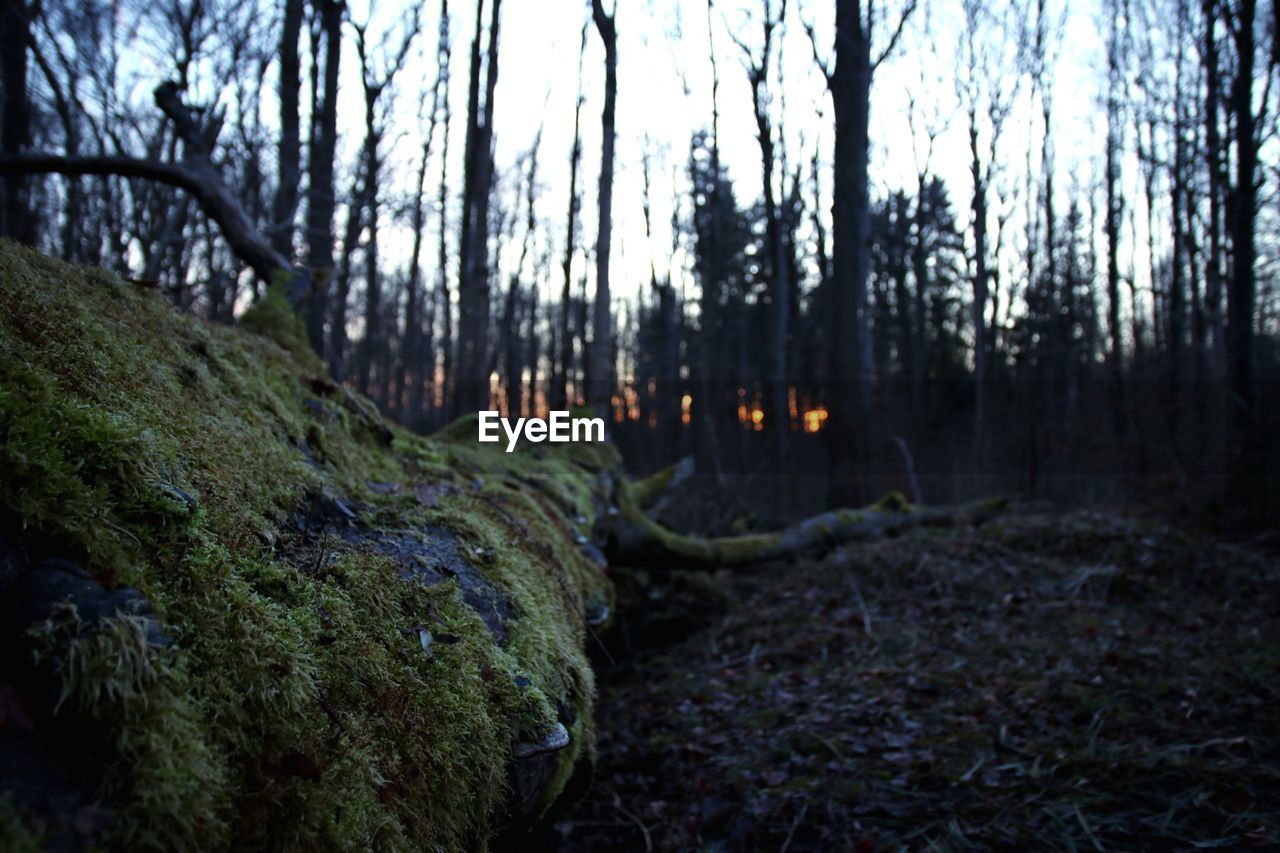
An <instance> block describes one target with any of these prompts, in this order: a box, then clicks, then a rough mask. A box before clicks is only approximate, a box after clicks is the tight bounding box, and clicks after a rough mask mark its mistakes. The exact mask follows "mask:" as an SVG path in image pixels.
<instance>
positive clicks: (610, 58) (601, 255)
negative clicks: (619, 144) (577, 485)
mask: <svg viewBox="0 0 1280 853" xmlns="http://www.w3.org/2000/svg"><path fill="white" fill-rule="evenodd" d="M616 14H617V9H616V8H615V9H614V14H613V15H610V14H606V12H605V10H604V5H603V2H602V0H591V18H592V20H593V21H594V22H595V25H596V31H597V32H598V33H599V34H600V40H601V41H602V42H604V112H603V113H602V115H601V118H600V128H601V133H602V140H601V143H600V191H599V193H598V194H597V200H598V202H599V212H600V225H599V230H598V231H597V234H596V298H595V303H594V306H593V311H592V324H591V348H590V353H589V357H588V359H587V363H588V370H589V372H590V375H591V380H590V382H589V383H588V388H587V403H588V404H589V405H591V406H592V407H594V408H595V410H596V411H597V412H599V413H605V412H607V411H608V408H609V400H610V397H611V396H612V391H613V314H612V312H611V311H610V309H609V258H610V248H611V244H612V242H613V165H614V164H613V148H614V138H615V136H616V131H615V122H616V119H615V116H616V114H617V105H618V31H617V26H616V24H615V16H616Z"/></svg>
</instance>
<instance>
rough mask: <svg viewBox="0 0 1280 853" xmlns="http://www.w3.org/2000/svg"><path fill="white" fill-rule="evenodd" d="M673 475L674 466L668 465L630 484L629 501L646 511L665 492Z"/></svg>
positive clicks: (674, 472)
mask: <svg viewBox="0 0 1280 853" xmlns="http://www.w3.org/2000/svg"><path fill="white" fill-rule="evenodd" d="M675 475H676V466H675V465H668V466H667V467H665V468H663V469H662V470H660V471H655V472H654V473H653V474H650V475H649V476H648V477H645V478H644V479H642V480H636V481H635V482H633V483H632V484H631V499H632V500H633V501H635V503H636V506H638V507H640V508H641V509H648V508H649V507H651V506H653V504H654V503H655V502H656V501H657V500H658V498H660V497H662V495H663V494H664V493H665V492H666V491H667V487H668V486H670V485H671V480H672V479H673V478H674V477H675Z"/></svg>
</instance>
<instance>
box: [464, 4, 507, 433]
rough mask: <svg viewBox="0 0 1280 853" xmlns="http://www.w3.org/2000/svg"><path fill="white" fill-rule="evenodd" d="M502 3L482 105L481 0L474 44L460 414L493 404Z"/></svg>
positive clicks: (492, 25) (492, 23)
mask: <svg viewBox="0 0 1280 853" xmlns="http://www.w3.org/2000/svg"><path fill="white" fill-rule="evenodd" d="M500 7H501V0H492V5H491V8H490V19H489V38H488V49H487V64H486V76H485V100H484V103H483V105H482V104H481V103H480V78H481V51H480V43H481V29H482V22H483V20H484V16H483V12H484V0H476V34H475V38H474V39H472V42H471V77H470V84H469V96H468V116H469V119H468V122H467V141H466V153H465V161H466V172H465V175H464V176H463V192H462V229H461V239H460V248H459V255H460V259H459V272H458V309H459V318H458V353H457V364H456V368H455V369H456V372H457V374H458V379H457V380H456V382H455V386H454V410H455V411H456V412H463V413H465V412H473V411H478V410H479V409H482V408H485V407H487V405H488V402H489V375H488V365H489V357H488V352H489V346H488V343H489V342H488V335H489V194H490V190H491V187H492V183H493V124H492V122H493V106H494V104H493V97H494V90H495V88H496V87H497V82H498V25H499V20H500Z"/></svg>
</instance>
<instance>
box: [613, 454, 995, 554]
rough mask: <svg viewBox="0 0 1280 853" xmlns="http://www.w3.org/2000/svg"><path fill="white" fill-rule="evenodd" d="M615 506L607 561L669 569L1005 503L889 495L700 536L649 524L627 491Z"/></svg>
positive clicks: (792, 548) (984, 511) (817, 545)
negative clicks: (733, 532) (766, 527)
mask: <svg viewBox="0 0 1280 853" xmlns="http://www.w3.org/2000/svg"><path fill="white" fill-rule="evenodd" d="M661 473H662V472H660V474H661ZM654 485H655V484H654V483H649V485H648V486H647V487H646V489H645V491H644V493H643V494H644V499H645V500H646V501H653V500H656V497H655V496H654V495H653V494H652V489H653V488H654ZM620 503H621V505H620V511H619V512H618V513H617V515H616V517H615V518H614V519H612V520H611V521H610V523H609V524H608V529H607V531H606V532H605V533H604V534H603V536H604V538H605V539H606V540H607V543H608V544H607V547H606V552H607V554H608V558H609V560H610V561H611V562H615V563H620V564H627V565H638V566H646V567H649V568H671V569H687V568H732V567H734V566H748V565H758V564H760V563H768V562H774V561H778V560H787V559H791V558H794V557H800V556H804V555H811V554H818V553H821V552H824V551H829V550H831V549H833V548H835V547H837V546H839V545H843V544H846V543H850V542H858V541H867V540H872V539H883V538H885V537H889V536H897V535H899V534H901V533H903V532H905V531H907V530H910V529H912V528H916V527H950V526H952V525H958V524H981V523H982V522H983V521H985V520H987V519H988V518H990V517H991V516H993V515H995V514H996V513H998V512H1000V511H1001V510H1002V509H1003V508H1004V505H1005V501H1004V499H1002V498H994V499H989V500H983V501H975V502H973V503H968V504H963V505H960V506H954V507H948V506H942V507H927V506H916V505H913V504H910V503H908V502H907V500H906V499H905V498H903V497H902V495H900V494H898V493H897V492H892V493H890V494H889V495H886V496H885V497H883V498H881V499H880V500H879V501H877V502H876V503H874V504H872V505H871V506H868V507H864V508H862V509H836V510H831V511H829V512H824V513H820V514H819V515H815V516H812V517H810V518H806V519H804V520H803V521H800V522H797V523H795V524H793V525H791V526H790V527H787V528H784V529H783V530H780V531H775V532H767V533H750V534H744V535H741V536H725V537H701V536H687V535H683V534H680V533H675V532H673V531H671V530H669V529H667V528H666V527H664V526H662V525H661V524H659V523H658V522H656V521H654V520H653V519H652V518H650V517H649V516H648V515H646V514H645V513H644V511H643V509H642V507H643V506H644V503H642V502H641V501H639V500H636V499H635V498H634V497H632V496H631V495H630V494H629V491H628V490H626V489H624V490H623V493H622V500H621V502H620Z"/></svg>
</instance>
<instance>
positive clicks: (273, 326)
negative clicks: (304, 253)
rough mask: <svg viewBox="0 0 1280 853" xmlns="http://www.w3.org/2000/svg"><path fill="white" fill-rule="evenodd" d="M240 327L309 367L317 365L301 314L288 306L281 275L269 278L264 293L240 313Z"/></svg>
mask: <svg viewBox="0 0 1280 853" xmlns="http://www.w3.org/2000/svg"><path fill="white" fill-rule="evenodd" d="M240 327H241V328H243V329H246V330H247V331H250V332H253V333H255V334H258V335H262V336H264V337H267V338H270V339H271V340H273V341H275V342H276V343H277V344H279V345H280V346H282V347H283V348H284V349H286V350H288V351H289V352H290V353H291V354H292V355H293V356H294V357H295V358H297V359H299V360H300V361H303V362H307V363H308V364H309V366H312V367H315V366H318V365H319V359H318V358H317V357H316V355H315V353H314V351H313V350H312V349H311V344H310V342H309V341H308V340H307V328H306V326H305V325H303V322H302V317H301V316H299V314H298V313H297V312H296V311H294V310H293V308H291V307H290V305H289V300H288V299H287V298H286V297H285V281H284V280H283V278H280V277H277V279H276V280H275V281H272V283H271V285H270V286H269V287H268V288H267V291H266V293H264V294H263V295H262V297H261V298H260V299H259V300H258V301H257V302H255V303H254V304H253V305H252V306H251V307H250V308H249V310H248V311H245V312H244V314H243V315H241V317H240Z"/></svg>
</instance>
